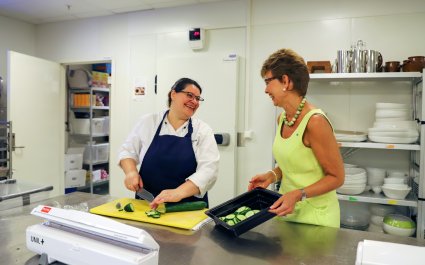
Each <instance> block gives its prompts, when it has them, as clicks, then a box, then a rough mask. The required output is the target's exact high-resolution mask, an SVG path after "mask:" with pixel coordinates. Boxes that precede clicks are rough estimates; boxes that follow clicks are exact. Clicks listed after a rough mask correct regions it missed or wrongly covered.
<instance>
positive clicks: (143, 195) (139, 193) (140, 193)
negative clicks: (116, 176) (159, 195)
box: [136, 188, 155, 202]
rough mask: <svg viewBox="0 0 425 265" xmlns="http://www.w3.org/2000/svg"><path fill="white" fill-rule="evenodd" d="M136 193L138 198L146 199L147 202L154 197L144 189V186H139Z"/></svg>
mask: <svg viewBox="0 0 425 265" xmlns="http://www.w3.org/2000/svg"><path fill="white" fill-rule="evenodd" d="M136 195H137V196H139V197H140V198H142V199H144V200H147V201H148V202H152V201H153V199H154V198H155V197H154V196H153V195H152V193H150V192H149V191H147V190H145V189H144V188H140V189H139V190H138V191H137V192H136Z"/></svg>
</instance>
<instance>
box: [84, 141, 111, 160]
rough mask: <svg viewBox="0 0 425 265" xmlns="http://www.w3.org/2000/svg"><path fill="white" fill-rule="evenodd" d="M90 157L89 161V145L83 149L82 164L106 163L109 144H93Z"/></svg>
mask: <svg viewBox="0 0 425 265" xmlns="http://www.w3.org/2000/svg"><path fill="white" fill-rule="evenodd" d="M92 150H93V152H92V153H91V155H92V157H91V159H90V145H89V144H87V145H86V147H85V148H84V155H83V161H84V164H90V163H94V164H95V163H101V162H108V160H109V143H104V144H93V145H92Z"/></svg>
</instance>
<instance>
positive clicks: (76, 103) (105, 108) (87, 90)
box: [67, 65, 110, 194]
mask: <svg viewBox="0 0 425 265" xmlns="http://www.w3.org/2000/svg"><path fill="white" fill-rule="evenodd" d="M90 67H91V66H90V65H89V66H87V65H83V66H78V67H77V68H76V69H77V70H78V71H80V76H82V78H80V80H78V82H77V81H75V80H74V82H69V81H68V84H69V85H68V128H67V131H68V146H69V147H80V148H82V149H81V150H82V151H81V152H82V157H83V162H82V170H85V171H86V175H85V176H84V178H85V180H86V181H85V182H84V185H78V186H77V187H74V190H78V191H83V192H90V193H96V194H108V193H109V95H110V82H109V80H110V79H109V78H106V75H108V76H109V74H107V73H98V72H96V71H92V72H90V71H89V70H87V69H88V68H90ZM77 70H75V69H74V71H77ZM69 71H73V70H69ZM69 76H70V75H68V78H69ZM73 76H75V77H78V73H74V75H73ZM86 77H87V78H86ZM85 78H86V79H85ZM102 80H103V81H102ZM71 83H74V84H76V85H74V86H72V85H71Z"/></svg>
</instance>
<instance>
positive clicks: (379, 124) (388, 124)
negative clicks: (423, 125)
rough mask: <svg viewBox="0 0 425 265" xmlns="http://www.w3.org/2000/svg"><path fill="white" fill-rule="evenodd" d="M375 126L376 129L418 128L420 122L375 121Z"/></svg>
mask: <svg viewBox="0 0 425 265" xmlns="http://www.w3.org/2000/svg"><path fill="white" fill-rule="evenodd" d="M373 128H375V129H378V128H379V129H384V128H389V129H391V128H399V129H418V124H417V122H416V121H412V120H409V121H394V120H390V121H375V122H374V123H373Z"/></svg>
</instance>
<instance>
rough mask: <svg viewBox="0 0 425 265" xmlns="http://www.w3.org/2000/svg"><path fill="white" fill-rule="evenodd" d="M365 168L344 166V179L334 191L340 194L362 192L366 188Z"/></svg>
mask: <svg viewBox="0 0 425 265" xmlns="http://www.w3.org/2000/svg"><path fill="white" fill-rule="evenodd" d="M366 182H367V175H366V170H365V169H363V168H359V167H349V168H347V167H346V168H345V181H344V184H343V185H342V186H341V187H339V188H338V189H337V190H336V192H338V193H340V194H347V195H356V194H360V193H362V192H363V191H364V190H365V188H366Z"/></svg>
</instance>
